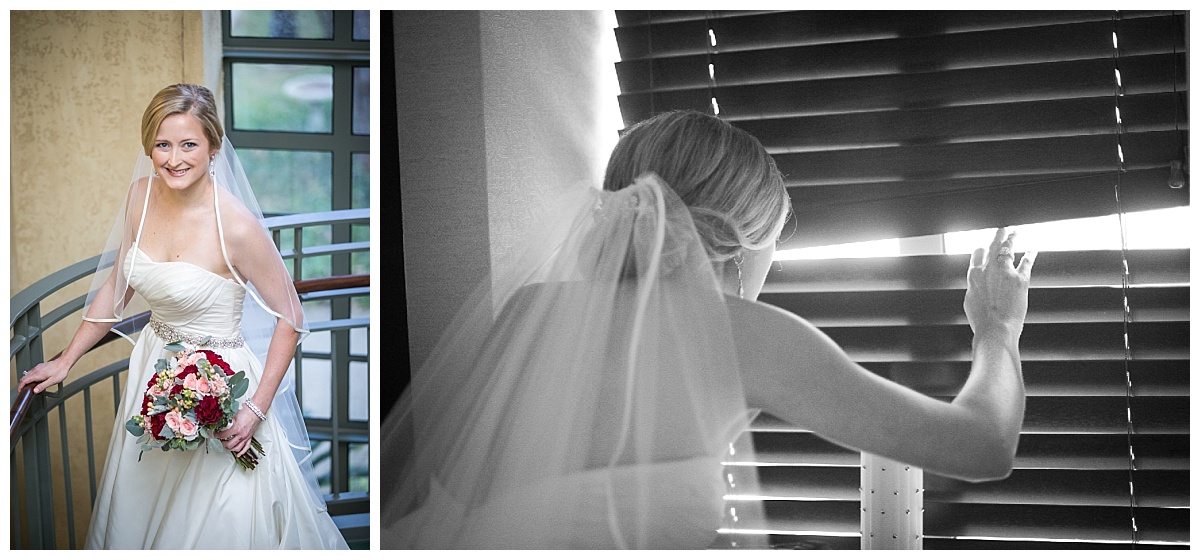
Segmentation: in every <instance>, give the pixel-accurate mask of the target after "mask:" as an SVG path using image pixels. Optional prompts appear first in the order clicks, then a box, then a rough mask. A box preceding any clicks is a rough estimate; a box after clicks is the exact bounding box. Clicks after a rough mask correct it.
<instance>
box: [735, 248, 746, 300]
mask: <svg viewBox="0 0 1200 560" xmlns="http://www.w3.org/2000/svg"><path fill="white" fill-rule="evenodd" d="M733 264H735V265H737V271H738V297H740V298H742V299H746V296H745V293H744V291H743V290H742V254H741V253H738V254H737V255H734V257H733Z"/></svg>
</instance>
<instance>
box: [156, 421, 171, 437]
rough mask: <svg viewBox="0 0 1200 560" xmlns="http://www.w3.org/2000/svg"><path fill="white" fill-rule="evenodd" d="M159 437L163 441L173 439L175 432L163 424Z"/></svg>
mask: <svg viewBox="0 0 1200 560" xmlns="http://www.w3.org/2000/svg"><path fill="white" fill-rule="evenodd" d="M158 437H160V438H163V439H173V438H174V437H175V431H174V430H172V429H171V427H170V426H168V425H166V424H163V427H162V429H161V430H159V431H158Z"/></svg>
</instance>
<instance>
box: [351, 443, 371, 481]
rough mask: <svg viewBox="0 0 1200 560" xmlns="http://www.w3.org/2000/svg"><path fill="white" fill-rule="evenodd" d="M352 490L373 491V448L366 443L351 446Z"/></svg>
mask: <svg viewBox="0 0 1200 560" xmlns="http://www.w3.org/2000/svg"><path fill="white" fill-rule="evenodd" d="M349 474H350V488H349V490H350V491H351V492H369V491H371V446H370V445H368V444H365V443H351V444H350V473H349Z"/></svg>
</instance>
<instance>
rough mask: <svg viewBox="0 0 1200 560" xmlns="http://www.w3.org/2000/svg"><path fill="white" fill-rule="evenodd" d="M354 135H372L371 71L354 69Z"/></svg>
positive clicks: (368, 69)
mask: <svg viewBox="0 0 1200 560" xmlns="http://www.w3.org/2000/svg"><path fill="white" fill-rule="evenodd" d="M354 133H355V134H363V135H367V134H370V133H371V69H370V68H361V67H359V68H355V69H354Z"/></svg>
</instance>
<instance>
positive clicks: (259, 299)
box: [83, 138, 325, 510]
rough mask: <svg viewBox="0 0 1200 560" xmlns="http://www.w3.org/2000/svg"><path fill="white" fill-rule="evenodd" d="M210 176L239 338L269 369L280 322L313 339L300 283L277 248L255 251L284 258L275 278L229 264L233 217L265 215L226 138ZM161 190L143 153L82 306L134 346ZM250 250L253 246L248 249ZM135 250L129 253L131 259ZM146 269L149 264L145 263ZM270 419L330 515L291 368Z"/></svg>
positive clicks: (312, 495) (315, 501)
mask: <svg viewBox="0 0 1200 560" xmlns="http://www.w3.org/2000/svg"><path fill="white" fill-rule="evenodd" d="M212 176H213V179H214V181H213V183H214V185H215V193H214V196H213V204H214V209H215V214H216V228H217V233H218V236H219V239H220V242H221V251H222V255H223V257H224V259H225V262H226V264H227V265H228V266H229V269H230V270H231V271H233V274H234V278H233V280H234V281H236V282H237V283H238V284H240V285H241V286H242V287H243V288H245V289H246V298H245V300H244V301H243V303H242V312H241V327H242V330H241V334H242V337H243V338H244V340H245V343H246V346H247V347H249V348H250V350H251V351H253V353H254V354H255V356H256V357H257V358H258V360H259V362H260V363H266V355H267V350H268V348H269V346H270V342H271V337H272V335H273V333H274V331H275V326H276V324H277V322H278V321H283V322H285V323H286V324H288V325H290V326H291V327H292V328H293V329H295V330H296V331H297V332H298V333H300V340H301V341H303V339H304V337H305V336H307V334H308V324H307V322H306V320H305V318H304V313H303V310H302V308H301V304H300V300H299V297H298V296H297V294H296V288H295V285H294V284H293V283H292V279H291V278H290V277H289V276H288V274H287V268H286V267H285V266H284V264H283V260H282V257H278V255H279V253H278V250H276V249H275V248H274V245H273V244H272V245H271V247H269V248H267V249H269V250H261V249H263V247H257V248H256V249H260V250H259V251H256V253H257V254H274V255H276V256H277V257H278V258H279V262H278V263H277V265H278V266H273V267H267V268H271V269H272V270H274V271H275V272H273V273H271V274H268V275H262V277H259V278H255V279H254V281H253V283H250V282H247V281H246V280H245V279H243V278H242V277H241V276H240V275H239V274H238V272H237V270H236V269H235V268H234V266H233V265H232V261H234V260H236V253H235V251H237V250H238V249H239V248H238V247H237V246H230V245H229V244H227V243H226V233H225V230H226V228H227V227H228V226H227V225H226V224H228V223H230V220H232V219H234V217H235V216H233V214H242V215H243V217H246V216H248V217H250V218H252V219H253V220H255V221H256V222H257V223H258V224H260V226H261V225H262V224H263V215H262V210H261V208H260V207H259V205H258V201H257V199H256V198H255V196H254V191H253V190H252V189H251V187H250V182H249V180H248V179H247V178H246V174H245V171H244V170H243V169H242V165H241V162H240V160H239V159H238V157H237V153H236V152H235V151H234V148H233V146H232V145H231V144H230V143H229V139H228V138H223V139H222V142H221V148H220V150H219V151H218V152H217V154H216V156H215V157H214V158H213V161H212ZM159 188H163V185H162V183H161V181H160V180H159V179H158V178H157V176H156V175H155V169H154V164H153V162H152V160H151V158H150V157H149V156H148V155H145V154H144V153H142V152H141V151H140V150H139V154H138V157H137V160H136V162H135V164H134V170H133V177H132V179H131V181H130V186H129V190H128V191H127V193H126V195H125V200H124V202H123V203H122V205H121V208H120V210H119V211H118V213H117V217H116V220H115V222H114V224H113V227H112V230H111V233H110V234H109V237H108V240H107V242H106V243H105V247H104V250H103V251H102V252H101V254H100V261H99V264H98V265H97V267H96V273H95V275H94V276H93V277H92V285H91V288H90V289H89V290H88V294H87V298H86V301H85V304H84V315H83V319H84V320H85V321H90V322H95V323H109V324H111V325H112V329H111V330H112V331H113V332H115V333H117V334H118V335H120V336H122V337H124V338H125V339H127V340H129V341H130V342H135V340H134V339H133V338H132V337H135V336H137V334H138V330H133V331H132V332H122V331H121V330H120V329H118V328H116V327H117V324H118V323H119V322H120V321H122V320H124V319H128V318H132V317H135V316H137V315H138V314H139V313H142V312H145V311H148V310H149V305H148V304H147V303H146V300H145V298H144V297H142V295H140V294H138V293H136V292H135V291H134V290H133V289H132V288H131V287H130V286H129V278H130V276H132V275H133V269H134V268H136V267H138V266H139V261H140V259H141V258H144V257H142V256H141V254H140V252H139V251H138V250H137V244H138V242H139V240H140V237H141V225H142V224H143V223H144V222H145V219H146V216H147V215H149V214H150V213H152V212H154V207H155V200H156V197H155V196H154V190H155V189H159ZM180 227H188V228H202V227H212V226H211V224H181V225H180ZM262 233H263V235H261V236H255V240H254V241H253V242H255V243H266V244H271V243H272V242H271V237H270V234H269V232H267V231H266V229H265V227H263V232H262ZM243 249H244V250H249V249H250V248H249V247H243ZM131 252H132V255H131V254H130V253H131ZM127 256H128V257H132V258H130V261H131V263H132V264H131V266H130V268H126V267H122V266H116V265H117V264H118V263H125V262H126V258H127ZM142 264H144V263H142ZM270 414H271V415H272V416H273V417H274V418H275V420H276V421H278V422H279V423H280V425H281V426H282V428H283V430H284V434H285V437H286V442H284V444H285V445H286V446H287V447H288V448H290V450H291V452H292V454H293V455H294V456H295V458H296V461H297V462H298V464H299V465H300V469H301V471H302V473H303V475H304V478H305V480H306V481H307V487H308V488H307V492H306V494H307V497H308V499H309V500H310V501H311V502H312V505H313V506H314V507H316V508H318V509H320V510H324V509H325V499H324V497H323V495H322V493H321V491H320V489H319V488H318V486H317V483H316V476H315V475H314V474H313V471H312V454H313V452H312V445H311V444H310V442H309V439H308V431H307V429H306V428H305V425H304V417H303V414H302V412H301V409H300V405H299V402H298V400H297V398H296V386H295V373H294V371H293V370H292V368H291V367H289V369H288V371H287V373H286V374H285V376H284V378H283V380H282V382H281V383H280V385H279V389H278V390H277V391H276V394H275V398H274V400H273V401H272V405H271V409H270Z"/></svg>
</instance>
